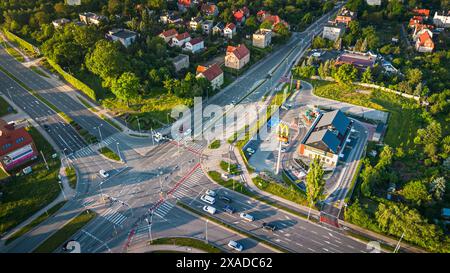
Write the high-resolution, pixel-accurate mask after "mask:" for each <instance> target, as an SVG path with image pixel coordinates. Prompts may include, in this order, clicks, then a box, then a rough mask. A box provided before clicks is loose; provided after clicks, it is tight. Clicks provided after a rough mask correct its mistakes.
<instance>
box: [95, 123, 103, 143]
mask: <svg viewBox="0 0 450 273" xmlns="http://www.w3.org/2000/svg"><path fill="white" fill-rule="evenodd" d="M102 126H103V124H100V125H99V126H97V127H94V129H96V128H97V129H98V134H99V135H100V141H101V142H103V136H102V131H101V130H100V127H102Z"/></svg>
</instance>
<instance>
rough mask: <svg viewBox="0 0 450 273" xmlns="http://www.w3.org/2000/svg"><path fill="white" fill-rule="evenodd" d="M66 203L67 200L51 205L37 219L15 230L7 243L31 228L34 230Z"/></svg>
mask: <svg viewBox="0 0 450 273" xmlns="http://www.w3.org/2000/svg"><path fill="white" fill-rule="evenodd" d="M65 204H66V201H63V202H60V203H58V204H56V205H54V206H53V207H51V208H50V209H49V210H47V211H46V212H44V213H42V214H41V215H39V217H37V218H36V219H34V220H33V221H31V222H30V223H29V224H28V225H26V226H24V227H23V228H21V229H19V230H18V231H17V232H15V233H14V234H13V235H11V236H10V237H9V238H8V240H6V242H5V244H6V245H7V244H10V243H11V242H13V241H14V240H16V239H17V238H19V237H20V236H22V235H24V234H26V233H28V232H29V231H30V230H32V229H33V228H34V227H36V226H38V225H39V224H40V223H42V222H44V221H45V220H47V219H48V218H49V217H50V216H52V215H53V214H55V213H56V212H57V211H58V210H59V209H60V208H62V207H63V206H64V205H65Z"/></svg>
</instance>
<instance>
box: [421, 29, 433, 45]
mask: <svg viewBox="0 0 450 273" xmlns="http://www.w3.org/2000/svg"><path fill="white" fill-rule="evenodd" d="M430 40H431V42H432V43H433V39H432V38H431V36H430V34H429V33H428V31H424V32H423V33H422V34H421V35H420V36H419V39H418V42H419V45H420V46H425V43H427V42H428V41H430ZM433 44H434V43H433Z"/></svg>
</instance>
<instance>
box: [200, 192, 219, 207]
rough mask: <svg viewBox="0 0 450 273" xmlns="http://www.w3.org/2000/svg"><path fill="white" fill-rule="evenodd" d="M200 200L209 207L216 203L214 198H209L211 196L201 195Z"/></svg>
mask: <svg viewBox="0 0 450 273" xmlns="http://www.w3.org/2000/svg"><path fill="white" fill-rule="evenodd" d="M200 200H202V201H203V202H205V203H208V204H210V205H214V203H215V202H216V198H214V197H211V196H209V195H206V194H204V195H202V196H201V197H200Z"/></svg>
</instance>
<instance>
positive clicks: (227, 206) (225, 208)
mask: <svg viewBox="0 0 450 273" xmlns="http://www.w3.org/2000/svg"><path fill="white" fill-rule="evenodd" d="M223 210H224V211H225V212H228V213H229V214H233V213H234V212H235V211H236V210H235V209H234V208H233V207H232V206H230V205H226V206H225V207H224V208H223Z"/></svg>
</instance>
